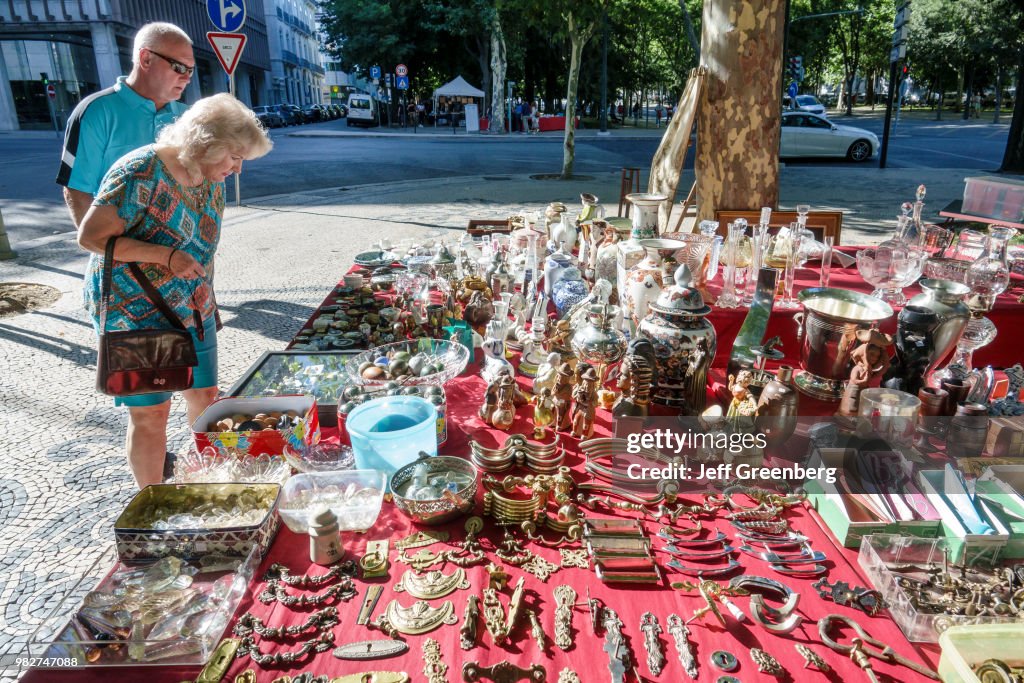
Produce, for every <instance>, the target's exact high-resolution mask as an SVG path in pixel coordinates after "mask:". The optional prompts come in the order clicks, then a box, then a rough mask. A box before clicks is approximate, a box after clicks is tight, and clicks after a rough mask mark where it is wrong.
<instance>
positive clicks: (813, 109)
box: [796, 95, 825, 116]
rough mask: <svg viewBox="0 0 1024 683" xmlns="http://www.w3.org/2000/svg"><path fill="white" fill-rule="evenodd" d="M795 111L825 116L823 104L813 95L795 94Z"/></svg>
mask: <svg viewBox="0 0 1024 683" xmlns="http://www.w3.org/2000/svg"><path fill="white" fill-rule="evenodd" d="M796 109H797V111H806V112H810V113H811V114H817V115H818V116H825V105H824V104H822V103H821V102H819V101H818V98H817V97H815V96H814V95H797V96H796Z"/></svg>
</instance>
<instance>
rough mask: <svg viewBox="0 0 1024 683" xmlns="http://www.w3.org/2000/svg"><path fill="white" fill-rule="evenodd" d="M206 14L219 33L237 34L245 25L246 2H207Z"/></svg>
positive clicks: (242, 0)
mask: <svg viewBox="0 0 1024 683" xmlns="http://www.w3.org/2000/svg"><path fill="white" fill-rule="evenodd" d="M206 13H207V14H209V15H210V21H212V22H213V25H214V26H216V27H217V30H218V31H223V32H224V33H235V32H237V31H238V29H240V28H242V24H244V23H245V0H206Z"/></svg>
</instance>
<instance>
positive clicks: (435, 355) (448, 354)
mask: <svg viewBox="0 0 1024 683" xmlns="http://www.w3.org/2000/svg"><path fill="white" fill-rule="evenodd" d="M399 352H404V353H408V354H409V355H410V356H415V355H417V354H423V355H424V356H425V357H426V360H425V364H426V365H435V366H436V367H441V368H442V369H441V370H439V371H437V372H431V373H428V374H423V375H415V376H414V375H412V374H409V375H406V376H405V378H404V379H402V380H391V379H387V378H384V377H381V378H379V379H372V378H367V377H363V376H362V374H360V372H359V368H360V367H361V366H362V365H363V364H364V363H377V362H378V361H380V362H383V361H387V362H388V363H390V362H391V360H392V359H393V357H394V355H395V354H396V353H399ZM467 363H469V349H467V348H466V347H465V346H463V345H462V344H459V343H457V342H450V341H445V340H442V339H413V340H407V341H398V342H392V343H391V344H384V345H383V346H377V347H375V348H373V349H370V350H369V351H365V352H363V353H360V354H359V355H357V356H353V357H352V358H351V360H349V361H348V363H346V364H345V372H346V373H347V374H348V376H349V377H350V378H351V381H352V383H353V384H358V385H361V386H367V387H383V386H385V385H387V384H388V382H391V381H396V382H398V384H400V385H402V386H410V385H415V384H434V385H438V386H441V385H443V384H444V383H445V382H448V381H449V380H451V379H453V378H455V377H457V376H458V375H459V374H461V373H462V371H463V370H465V369H466V364H467Z"/></svg>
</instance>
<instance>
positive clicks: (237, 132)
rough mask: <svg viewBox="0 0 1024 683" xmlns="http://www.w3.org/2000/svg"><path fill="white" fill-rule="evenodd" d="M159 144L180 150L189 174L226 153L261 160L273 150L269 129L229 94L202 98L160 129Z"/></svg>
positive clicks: (183, 163)
mask: <svg viewBox="0 0 1024 683" xmlns="http://www.w3.org/2000/svg"><path fill="white" fill-rule="evenodd" d="M157 144H159V145H166V146H168V147H173V148H174V149H175V150H177V156H178V161H180V162H181V164H182V166H184V167H185V168H186V169H188V171H189V172H190V173H199V172H200V170H201V169H200V165H201V164H204V163H208V162H211V161H216V160H218V159H221V158H223V156H224V153H225V152H228V153H231V154H239V155H241V156H243V157H245V158H246V159H258V158H260V157H261V156H264V155H265V154H266V153H267V152H269V151H270V150H271V148H272V147H273V146H274V143H273V142H271V141H270V135H269V134H268V133H267V130H266V129H265V128H264V127H263V124H261V123H260V120H259V119H258V118H256V114H255V113H253V111H252V110H251V109H249V107H247V106H245V105H244V104H242V103H241V102H240V101H238V100H237V99H235V98H234V97H232V96H231V95H229V94H227V93H220V94H217V95H213V96H212V97H204V98H203V99H201V100H199V101H198V102H196V103H195V104H193V105H192V106H191V107H189V108H188V110H187V111H186V112H185V113H184V114H182V115H181V117H179V118H178V120H177V121H175V122H174V123H172V124H171V125H169V126H167V127H166V128H164V129H163V130H162V131H160V136H159V137H158V138H157Z"/></svg>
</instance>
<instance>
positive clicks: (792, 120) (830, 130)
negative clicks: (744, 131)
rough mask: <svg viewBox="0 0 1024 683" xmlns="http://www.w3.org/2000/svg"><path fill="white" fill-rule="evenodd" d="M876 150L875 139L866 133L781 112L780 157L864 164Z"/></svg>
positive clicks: (819, 119)
mask: <svg viewBox="0 0 1024 683" xmlns="http://www.w3.org/2000/svg"><path fill="white" fill-rule="evenodd" d="M876 151H878V137H877V136H876V135H875V134H874V133H872V132H871V131H869V130H864V129H863V128H854V127H853V126H839V125H836V124H834V123H832V122H831V121H829V120H828V119H826V118H824V117H822V116H817V115H816V114H808V113H806V112H799V111H794V112H783V114H782V136H781V142H780V145H779V156H781V157H846V158H847V159H850V160H851V161H867V160H868V159H870V158H871V157H872V156H874V154H875V152H876Z"/></svg>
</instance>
